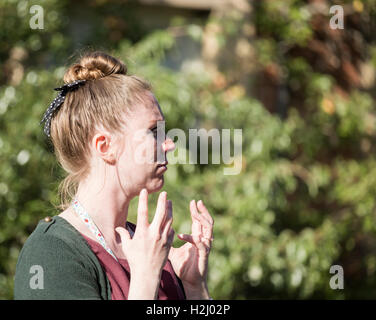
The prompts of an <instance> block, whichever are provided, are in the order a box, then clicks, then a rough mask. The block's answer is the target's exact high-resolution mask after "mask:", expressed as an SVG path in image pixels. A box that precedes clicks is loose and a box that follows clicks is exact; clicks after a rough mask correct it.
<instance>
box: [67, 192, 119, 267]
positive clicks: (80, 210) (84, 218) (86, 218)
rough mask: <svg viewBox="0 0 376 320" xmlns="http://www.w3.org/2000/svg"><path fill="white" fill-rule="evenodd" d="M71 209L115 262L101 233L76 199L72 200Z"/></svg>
mask: <svg viewBox="0 0 376 320" xmlns="http://www.w3.org/2000/svg"><path fill="white" fill-rule="evenodd" d="M72 206H73V209H74V210H75V211H76V213H77V214H78V216H79V217H80V218H81V220H82V221H83V223H84V224H85V225H86V226H87V227H88V228H89V230H90V231H91V232H92V233H93V234H94V236H95V237H96V238H97V240H98V241H99V243H100V244H101V245H102V247H103V248H104V249H105V250H106V251H107V252H108V253H109V254H110V255H111V256H112V257H113V258H114V259H115V260H116V261H118V259H117V258H116V256H115V255H114V253H113V252H112V250H111V249H110V248H109V247H108V246H107V244H106V241H105V240H104V237H103V235H102V232H100V231H99V229H98V227H97V226H96V225H95V223H94V221H93V219H92V218H91V217H90V215H89V214H88V213H87V212H86V211H85V209H84V208H83V207H82V206H81V204H80V203H79V202H78V200H77V199H73V201H72Z"/></svg>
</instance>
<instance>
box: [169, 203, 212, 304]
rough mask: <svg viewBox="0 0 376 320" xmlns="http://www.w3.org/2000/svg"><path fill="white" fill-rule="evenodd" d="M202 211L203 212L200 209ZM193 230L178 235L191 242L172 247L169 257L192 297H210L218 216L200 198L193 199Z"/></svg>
mask: <svg viewBox="0 0 376 320" xmlns="http://www.w3.org/2000/svg"><path fill="white" fill-rule="evenodd" d="M198 210H199V211H200V213H199V212H198ZM190 211H191V217H192V227H191V232H192V233H191V234H190V235H188V234H182V235H178V238H179V239H181V240H183V241H186V242H187V243H186V244H184V245H183V246H181V247H180V248H173V247H171V250H170V254H169V260H170V261H171V264H172V266H173V268H174V271H175V273H176V275H177V276H178V277H179V278H180V280H181V281H182V283H183V285H184V290H185V292H186V295H187V298H188V299H205V298H206V299H208V298H209V293H208V289H207V284H206V280H207V272H208V259H209V253H210V249H211V246H212V241H213V225H214V220H213V218H212V217H211V215H210V213H209V211H208V210H207V209H206V207H205V206H204V204H203V202H202V201H201V200H200V201H198V203H197V206H196V201H195V200H192V201H191V202H190Z"/></svg>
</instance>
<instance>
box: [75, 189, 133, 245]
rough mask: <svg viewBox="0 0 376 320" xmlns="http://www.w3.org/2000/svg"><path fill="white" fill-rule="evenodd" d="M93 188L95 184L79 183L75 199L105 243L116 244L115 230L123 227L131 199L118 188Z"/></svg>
mask: <svg viewBox="0 0 376 320" xmlns="http://www.w3.org/2000/svg"><path fill="white" fill-rule="evenodd" d="M95 186H97V184H96V183H92V182H89V181H87V182H83V183H80V185H79V187H78V190H77V193H76V199H77V200H78V201H79V203H80V204H81V206H82V207H83V208H84V210H85V211H86V212H87V213H88V214H89V215H90V217H91V218H92V219H93V221H94V223H95V224H96V226H97V227H98V229H99V230H100V231H101V233H102V234H103V236H104V238H105V239H106V242H108V243H109V244H110V243H116V242H117V240H116V239H117V238H118V236H117V232H116V231H115V228H116V227H119V226H122V227H125V224H126V222H127V218H128V207H129V203H130V200H131V199H130V197H128V196H126V195H125V194H124V193H123V192H122V191H123V190H119V189H118V188H117V189H115V188H111V187H109V186H108V185H107V186H106V185H105V186H103V188H100V189H99V188H95Z"/></svg>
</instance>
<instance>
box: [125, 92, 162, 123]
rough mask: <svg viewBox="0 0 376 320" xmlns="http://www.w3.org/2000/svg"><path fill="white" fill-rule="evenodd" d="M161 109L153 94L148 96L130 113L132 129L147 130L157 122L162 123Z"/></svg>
mask: <svg viewBox="0 0 376 320" xmlns="http://www.w3.org/2000/svg"><path fill="white" fill-rule="evenodd" d="M164 120H165V118H164V115H163V112H162V110H161V107H160V105H159V103H158V101H157V99H156V98H155V96H154V95H153V94H151V93H150V94H148V97H147V98H145V99H144V102H143V103H142V104H139V105H138V106H137V107H136V108H135V109H134V111H133V112H132V121H131V126H132V127H134V128H146V127H147V128H149V127H150V126H151V125H157V121H164Z"/></svg>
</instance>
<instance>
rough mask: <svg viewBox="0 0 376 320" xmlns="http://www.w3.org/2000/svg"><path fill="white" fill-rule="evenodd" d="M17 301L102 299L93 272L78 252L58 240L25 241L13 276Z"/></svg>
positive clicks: (53, 238)
mask: <svg viewBox="0 0 376 320" xmlns="http://www.w3.org/2000/svg"><path fill="white" fill-rule="evenodd" d="M14 298H15V299H17V300H25V299H26V300H35V299H37V300H44V299H49V300H65V299H74V300H76V299H90V300H97V299H101V295H100V286H99V282H98V277H97V275H96V270H95V268H94V267H91V266H90V264H88V263H85V260H84V258H83V257H82V256H80V254H79V252H78V251H77V250H76V249H75V248H72V247H71V246H69V245H68V244H67V243H66V242H64V241H63V240H62V239H60V238H58V237H54V236H51V235H47V234H43V235H39V236H38V237H34V238H32V239H30V238H29V239H28V241H27V242H26V243H25V245H24V247H23V248H22V250H21V253H20V256H19V259H18V262H17V267H16V274H15V282H14Z"/></svg>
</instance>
